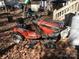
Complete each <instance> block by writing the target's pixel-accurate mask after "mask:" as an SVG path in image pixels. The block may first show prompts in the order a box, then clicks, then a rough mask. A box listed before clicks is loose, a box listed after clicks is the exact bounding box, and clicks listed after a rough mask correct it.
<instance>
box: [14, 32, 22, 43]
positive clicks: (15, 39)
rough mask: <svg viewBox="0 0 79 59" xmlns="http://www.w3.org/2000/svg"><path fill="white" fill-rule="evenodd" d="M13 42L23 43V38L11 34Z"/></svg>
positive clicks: (17, 34)
mask: <svg viewBox="0 0 79 59" xmlns="http://www.w3.org/2000/svg"><path fill="white" fill-rule="evenodd" d="M13 41H14V42H15V43H19V42H20V41H23V36H22V35H21V34H19V33H13Z"/></svg>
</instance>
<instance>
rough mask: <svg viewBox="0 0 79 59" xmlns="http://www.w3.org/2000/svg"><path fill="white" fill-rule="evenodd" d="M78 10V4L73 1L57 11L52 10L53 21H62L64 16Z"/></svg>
mask: <svg viewBox="0 0 79 59" xmlns="http://www.w3.org/2000/svg"><path fill="white" fill-rule="evenodd" d="M78 10H79V2H78V1H73V2H71V3H70V4H68V5H66V6H64V7H62V8H61V9H59V10H54V12H53V19H54V20H63V19H64V18H65V15H66V14H68V13H75V12H77V11H78Z"/></svg>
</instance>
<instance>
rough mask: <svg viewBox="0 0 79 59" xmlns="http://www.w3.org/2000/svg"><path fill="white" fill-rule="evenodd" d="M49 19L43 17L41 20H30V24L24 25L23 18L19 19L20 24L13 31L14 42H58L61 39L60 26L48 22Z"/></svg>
mask: <svg viewBox="0 0 79 59" xmlns="http://www.w3.org/2000/svg"><path fill="white" fill-rule="evenodd" d="M48 20H49V18H47V20H46V17H41V18H39V19H36V20H34V19H32V20H29V21H30V23H29V24H28V23H24V21H23V19H22V18H18V20H17V21H18V22H19V24H20V25H19V24H18V23H17V24H18V25H16V26H15V27H14V29H13V35H12V36H13V38H14V42H16V43H19V42H20V41H22V40H26V41H28V42H29V41H30V42H31V44H32V43H34V42H35V44H36V43H37V42H39V41H45V40H46V41H47V40H48V42H49V41H50V42H56V41H57V40H58V39H60V38H59V36H60V35H59V33H60V30H61V29H60V25H59V23H56V22H48Z"/></svg>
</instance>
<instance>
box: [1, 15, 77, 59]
mask: <svg viewBox="0 0 79 59" xmlns="http://www.w3.org/2000/svg"><path fill="white" fill-rule="evenodd" d="M17 17H20V16H14V17H13V19H14V20H13V21H12V22H8V21H7V18H6V15H5V14H4V15H3V16H2V15H1V16H0V59H64V58H66V59H76V54H75V53H76V50H75V49H74V48H72V47H67V48H65V49H62V48H60V47H58V48H57V49H47V48H44V47H43V46H42V45H39V44H38V45H37V46H35V47H34V48H27V45H26V41H23V42H20V43H19V44H14V43H13V41H12V39H13V38H12V36H11V34H12V28H13V27H14V26H15V25H16V18H17ZM5 48H6V49H5Z"/></svg>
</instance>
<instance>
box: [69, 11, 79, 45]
mask: <svg viewBox="0 0 79 59" xmlns="http://www.w3.org/2000/svg"><path fill="white" fill-rule="evenodd" d="M78 14H79V13H78V12H77V13H76V15H75V16H73V17H72V23H71V30H70V35H69V39H70V41H71V43H72V45H74V46H76V45H79V15H78Z"/></svg>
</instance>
